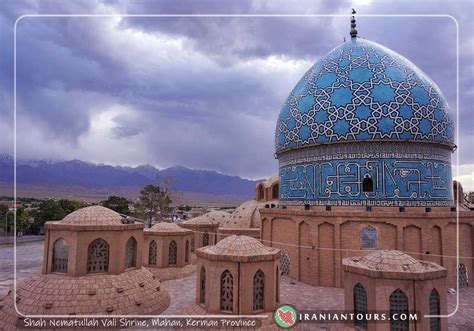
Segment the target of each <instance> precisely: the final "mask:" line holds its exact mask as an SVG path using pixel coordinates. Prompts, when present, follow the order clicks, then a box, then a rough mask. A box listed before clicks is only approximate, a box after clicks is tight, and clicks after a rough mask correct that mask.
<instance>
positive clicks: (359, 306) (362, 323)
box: [353, 283, 367, 330]
mask: <svg viewBox="0 0 474 331" xmlns="http://www.w3.org/2000/svg"><path fill="white" fill-rule="evenodd" d="M353 296H354V315H357V314H363V316H364V318H363V319H354V325H355V326H357V327H359V328H362V329H364V330H366V329H367V317H366V314H367V292H366V291H365V288H364V286H363V285H362V284H361V283H357V284H356V285H355V286H354V289H353Z"/></svg>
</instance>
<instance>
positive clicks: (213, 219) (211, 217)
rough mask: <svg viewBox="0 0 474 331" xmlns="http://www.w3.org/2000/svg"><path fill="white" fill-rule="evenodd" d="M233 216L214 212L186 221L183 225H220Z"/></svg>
mask: <svg viewBox="0 0 474 331" xmlns="http://www.w3.org/2000/svg"><path fill="white" fill-rule="evenodd" d="M230 217H231V215H230V214H229V213H226V212H225V211H220V210H213V211H210V212H208V213H206V214H204V215H201V216H198V217H194V218H191V219H190V220H187V221H184V222H182V223H181V224H183V225H219V224H220V223H221V222H224V221H225V220H226V219H229V218H230Z"/></svg>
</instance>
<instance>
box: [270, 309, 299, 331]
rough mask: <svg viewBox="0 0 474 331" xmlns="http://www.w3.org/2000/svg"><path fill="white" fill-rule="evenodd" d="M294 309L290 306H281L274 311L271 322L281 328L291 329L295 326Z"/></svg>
mask: <svg viewBox="0 0 474 331" xmlns="http://www.w3.org/2000/svg"><path fill="white" fill-rule="evenodd" d="M296 316H297V314H296V309H295V307H293V306H291V305H281V306H280V307H278V308H277V309H276V310H275V313H274V314H273V320H274V321H275V323H276V325H278V326H279V327H281V328H285V329H288V328H291V327H292V326H293V325H295V324H296Z"/></svg>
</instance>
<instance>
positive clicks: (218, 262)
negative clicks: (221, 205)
mask: <svg viewBox="0 0 474 331" xmlns="http://www.w3.org/2000/svg"><path fill="white" fill-rule="evenodd" d="M196 255H197V268H196V303H197V304H199V305H201V306H202V307H203V308H204V309H205V310H206V312H207V313H210V314H234V315H250V314H259V313H263V312H273V311H274V309H275V308H276V306H277V305H278V303H279V296H280V294H279V292H280V290H279V287H280V272H279V257H280V250H279V249H276V248H271V247H267V246H264V245H263V244H262V243H261V242H260V241H258V240H257V239H255V238H252V237H247V236H236V235H232V236H229V237H227V238H225V239H223V240H221V241H219V242H218V243H217V244H216V245H213V246H206V247H202V248H199V249H197V250H196Z"/></svg>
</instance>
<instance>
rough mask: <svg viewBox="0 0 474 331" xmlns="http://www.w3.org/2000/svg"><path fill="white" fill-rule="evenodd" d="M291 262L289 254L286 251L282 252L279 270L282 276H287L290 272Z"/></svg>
mask: <svg viewBox="0 0 474 331" xmlns="http://www.w3.org/2000/svg"><path fill="white" fill-rule="evenodd" d="M290 269H291V262H290V256H289V255H288V254H287V253H282V255H281V257H280V270H281V274H282V275H283V276H288V275H289V274H290Z"/></svg>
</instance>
